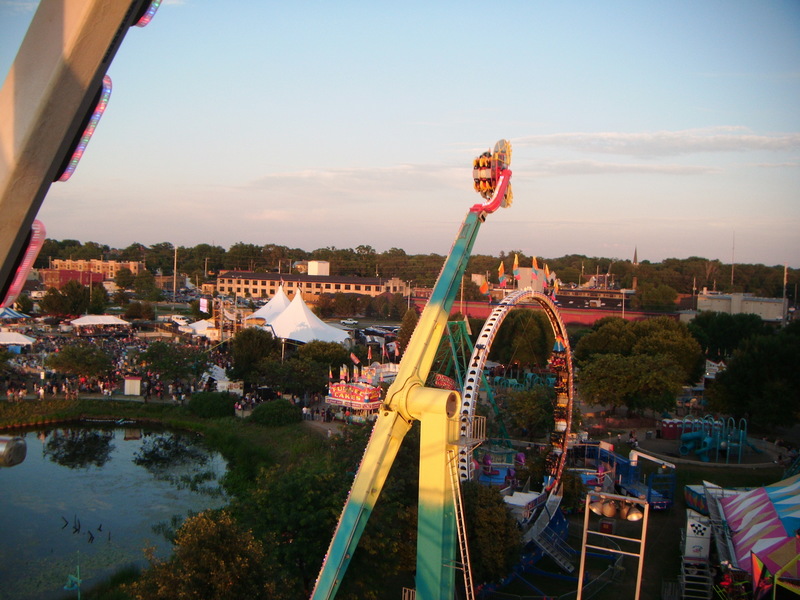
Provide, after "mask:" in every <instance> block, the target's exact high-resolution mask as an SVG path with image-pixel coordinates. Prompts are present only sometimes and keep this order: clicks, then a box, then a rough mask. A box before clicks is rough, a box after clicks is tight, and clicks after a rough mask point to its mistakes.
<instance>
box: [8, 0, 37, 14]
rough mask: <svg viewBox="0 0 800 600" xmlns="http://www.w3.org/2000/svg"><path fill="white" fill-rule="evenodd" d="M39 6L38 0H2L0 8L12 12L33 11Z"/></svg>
mask: <svg viewBox="0 0 800 600" xmlns="http://www.w3.org/2000/svg"><path fill="white" fill-rule="evenodd" d="M38 6H39V2H38V1H36V0H0V9H4V10H7V11H8V12H11V13H32V12H34V11H35V10H36V8H37V7H38Z"/></svg>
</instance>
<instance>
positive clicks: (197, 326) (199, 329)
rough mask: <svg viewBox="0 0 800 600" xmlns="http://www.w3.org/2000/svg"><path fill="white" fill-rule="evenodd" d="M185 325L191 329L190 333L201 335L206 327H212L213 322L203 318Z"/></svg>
mask: <svg viewBox="0 0 800 600" xmlns="http://www.w3.org/2000/svg"><path fill="white" fill-rule="evenodd" d="M187 327H188V328H189V329H191V330H192V335H203V333H205V330H206V329H213V328H214V322H213V321H209V320H208V319H203V320H202V321H195V322H194V323H189V324H188V325H187Z"/></svg>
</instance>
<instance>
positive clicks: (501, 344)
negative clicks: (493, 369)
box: [489, 310, 555, 367]
mask: <svg viewBox="0 0 800 600" xmlns="http://www.w3.org/2000/svg"><path fill="white" fill-rule="evenodd" d="M554 341H555V336H554V334H553V329H552V327H551V326H550V322H549V321H548V320H547V317H546V316H545V315H544V313H543V312H541V311H533V310H513V311H511V312H510V313H508V315H507V316H506V318H505V320H504V321H503V324H502V325H501V326H500V329H499V330H498V332H497V336H496V337H495V339H494V342H493V343H492V348H491V351H490V355H489V357H490V358H491V359H492V360H494V361H497V362H499V363H502V364H505V365H510V364H517V365H521V366H528V367H545V366H547V360H548V359H549V358H550V354H551V352H552V350H553V342H554Z"/></svg>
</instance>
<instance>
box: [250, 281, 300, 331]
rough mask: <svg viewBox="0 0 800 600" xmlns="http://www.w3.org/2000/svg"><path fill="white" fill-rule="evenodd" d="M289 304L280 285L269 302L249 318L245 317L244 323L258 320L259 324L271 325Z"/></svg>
mask: <svg viewBox="0 0 800 600" xmlns="http://www.w3.org/2000/svg"><path fill="white" fill-rule="evenodd" d="M289 304H290V301H289V297H288V296H287V295H286V292H284V291H283V285H280V286H278V291H277V292H275V295H274V296H273V297H272V298H271V299H270V301H269V302H267V303H266V304H265V305H264V306H262V307H261V308H259V309H258V310H257V311H256V312H254V313H253V314H252V315H250V316H249V317H245V321H250V320H253V321H258V320H259V319H260V320H261V321H262V323H259V324H265V323H272V321H274V320H275V318H276V317H277V316H278V315H280V314H281V313H282V312H283V311H284V310H286V309H287V308H288V306H289Z"/></svg>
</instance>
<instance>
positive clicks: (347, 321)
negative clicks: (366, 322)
mask: <svg viewBox="0 0 800 600" xmlns="http://www.w3.org/2000/svg"><path fill="white" fill-rule="evenodd" d="M339 322H340V323H341V324H342V325H358V320H357V319H342V320H341V321H339Z"/></svg>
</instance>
